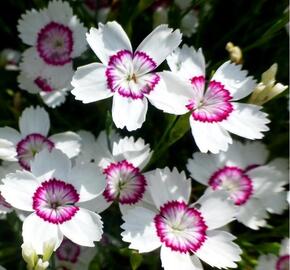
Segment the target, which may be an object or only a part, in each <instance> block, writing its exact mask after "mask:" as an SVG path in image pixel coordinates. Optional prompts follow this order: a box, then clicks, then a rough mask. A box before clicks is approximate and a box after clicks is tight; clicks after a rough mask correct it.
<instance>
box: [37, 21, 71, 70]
mask: <svg viewBox="0 0 290 270" xmlns="http://www.w3.org/2000/svg"><path fill="white" fill-rule="evenodd" d="M36 47H37V51H38V54H39V56H40V57H41V58H42V59H43V60H44V62H45V63H47V64H49V65H54V66H62V65H65V64H67V63H69V62H71V60H72V59H71V54H72V51H73V33H72V31H71V30H70V28H68V27H67V26H65V25H62V24H60V23H56V22H50V23H49V24H47V25H46V26H44V27H43V28H42V29H41V30H40V32H39V33H38V37H37V46H36Z"/></svg>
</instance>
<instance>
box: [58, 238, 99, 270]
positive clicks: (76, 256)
mask: <svg viewBox="0 0 290 270" xmlns="http://www.w3.org/2000/svg"><path fill="white" fill-rule="evenodd" d="M96 253H97V250H96V248H90V247H82V246H79V245H77V244H75V243H73V242H72V241H70V240H69V239H64V240H63V241H62V243H61V245H60V247H59V248H58V249H57V250H56V252H55V258H56V267H57V269H58V267H59V268H60V269H62V268H61V267H64V268H65V269H70V270H87V269H88V267H89V265H90V262H91V261H92V259H93V258H94V256H95V255H96Z"/></svg>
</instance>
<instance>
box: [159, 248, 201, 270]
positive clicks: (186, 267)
mask: <svg viewBox="0 0 290 270" xmlns="http://www.w3.org/2000/svg"><path fill="white" fill-rule="evenodd" d="M160 259H161V263H162V267H163V268H164V270H176V269H182V270H203V267H202V265H201V262H200V260H199V259H198V258H197V257H196V256H194V255H193V256H190V255H189V254H188V253H185V254H183V253H180V252H176V251H172V250H171V249H170V248H167V247H166V246H164V245H162V247H161V250H160Z"/></svg>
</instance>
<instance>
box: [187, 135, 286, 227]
mask: <svg viewBox="0 0 290 270" xmlns="http://www.w3.org/2000/svg"><path fill="white" fill-rule="evenodd" d="M268 154H269V153H268V151H267V149H266V147H265V145H263V144H262V143H259V142H247V143H245V144H242V143H240V142H238V141H235V142H234V143H233V145H231V146H230V147H229V149H228V151H227V152H221V153H220V154H218V155H214V154H203V153H194V154H193V159H189V160H188V164H187V169H188V170H189V172H190V173H191V176H192V178H193V179H195V180H196V181H198V182H200V183H201V184H203V185H206V186H209V188H208V189H207V191H208V192H209V193H212V192H215V191H217V190H224V191H225V192H227V194H228V196H229V199H230V200H231V201H233V202H234V203H235V204H236V205H237V206H238V208H239V212H238V214H237V220H238V221H239V222H241V223H243V224H244V225H245V226H247V227H249V228H251V229H253V230H257V229H259V227H261V226H265V225H266V221H265V219H266V218H268V213H267V211H268V212H270V213H276V214H281V213H282V212H283V210H284V209H285V208H286V207H287V202H286V191H285V190H284V188H283V186H284V185H285V184H287V179H288V176H287V175H288V161H287V160H286V159H282V158H277V159H274V160H273V161H271V162H269V163H268V164H266V160H267V159H268Z"/></svg>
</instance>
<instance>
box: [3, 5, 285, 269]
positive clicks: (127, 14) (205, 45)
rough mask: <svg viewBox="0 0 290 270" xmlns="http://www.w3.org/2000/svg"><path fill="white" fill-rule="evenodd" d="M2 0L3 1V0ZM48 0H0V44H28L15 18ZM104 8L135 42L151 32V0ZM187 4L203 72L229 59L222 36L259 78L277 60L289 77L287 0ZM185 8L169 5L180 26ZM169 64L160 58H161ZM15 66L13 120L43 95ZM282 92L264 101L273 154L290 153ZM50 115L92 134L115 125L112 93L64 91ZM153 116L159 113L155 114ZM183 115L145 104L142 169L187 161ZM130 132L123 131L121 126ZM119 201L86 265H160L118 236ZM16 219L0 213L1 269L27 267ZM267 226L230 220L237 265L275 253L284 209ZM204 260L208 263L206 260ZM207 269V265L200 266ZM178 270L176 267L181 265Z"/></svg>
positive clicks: (7, 106) (10, 89)
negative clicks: (148, 150) (85, 100)
mask: <svg viewBox="0 0 290 270" xmlns="http://www.w3.org/2000/svg"><path fill="white" fill-rule="evenodd" d="M4 2H5V3H4ZM47 2H48V1H46V0H33V1H28V0H26V1H12V0H10V1H2V2H1V10H0V15H1V16H0V31H1V37H2V39H1V40H2V42H1V45H0V46H1V50H2V49H4V48H8V47H9V48H13V49H15V50H19V51H23V50H24V49H25V48H26V47H25V46H24V45H23V44H22V43H21V41H20V39H19V38H18V37H17V30H16V25H17V20H18V19H19V17H20V15H21V14H22V13H24V12H25V10H26V9H31V8H36V9H38V8H41V7H44V6H46V5H47ZM69 2H70V4H71V5H72V7H73V8H74V11H75V13H76V14H77V15H78V16H79V17H80V19H81V20H82V21H83V22H84V24H85V25H86V26H87V27H90V26H96V25H97V20H96V18H95V17H91V16H89V15H88V14H87V12H86V10H85V9H84V7H83V5H82V1H81V0H71V1H69ZM114 2H116V3H115V6H114V9H112V11H111V13H110V14H109V19H110V20H117V21H118V22H120V23H121V24H122V26H123V27H124V29H125V30H126V31H127V33H128V35H129V37H130V38H131V40H132V44H133V47H135V48H136V46H137V45H138V44H139V42H140V41H142V40H143V38H144V37H145V36H146V35H147V34H149V33H150V32H151V30H152V27H153V22H152V13H153V10H152V8H151V7H150V6H151V4H152V3H153V2H154V1H153V0H140V1H137V0H136V1H133V0H120V1H114ZM192 7H194V8H196V9H197V10H198V14H199V26H198V28H197V32H196V34H194V35H193V36H192V37H190V38H186V37H185V38H184V43H186V44H188V45H194V46H195V47H196V48H199V47H202V49H203V52H204V53H205V56H206V60H207V61H208V62H207V64H208V67H207V68H208V74H210V72H211V71H212V70H215V69H216V68H217V67H218V66H219V65H220V64H221V63H222V62H224V61H226V60H227V59H228V54H227V52H226V51H225V49H224V48H225V45H226V43H227V42H228V41H232V42H234V43H235V44H236V45H238V46H240V48H241V49H242V50H243V53H244V66H245V68H246V69H248V70H249V73H250V74H251V75H253V76H254V77H255V78H256V79H257V80H259V79H260V76H261V73H262V72H264V71H265V70H266V69H268V68H269V66H270V65H271V64H273V63H274V62H277V63H278V65H279V70H278V78H277V80H278V81H280V82H282V83H283V84H287V83H288V81H289V78H288V73H289V66H288V56H289V52H288V35H287V32H286V29H285V25H286V24H287V23H288V21H289V18H288V16H289V14H288V11H285V10H286V8H287V7H288V1H286V0H281V1H277V0H255V1H245V0H236V1H233V0H192ZM189 10H190V9H188V10H186V11H183V12H181V11H180V10H179V9H178V8H177V7H176V6H175V5H174V4H171V5H170V11H169V24H170V26H172V27H179V25H180V20H181V19H182V17H183V16H185V15H186V12H188V11H189ZM95 61H96V57H95V56H94V55H93V53H92V51H91V50H88V52H86V53H84V55H83V56H82V57H80V58H79V59H78V60H77V61H76V63H75V67H77V66H80V65H84V64H87V63H91V62H95ZM162 67H164V68H167V66H166V64H163V66H162ZM17 75H18V72H15V71H6V70H4V69H3V67H2V68H0V126H11V127H15V128H17V126H18V117H19V115H20V114H21V112H22V110H23V109H24V108H25V107H26V106H29V105H37V104H40V105H42V106H44V104H43V103H42V101H41V100H40V99H39V98H38V97H36V96H34V95H30V94H28V93H26V92H24V91H21V90H20V89H19V87H18V85H17V80H16V78H17ZM288 107H289V105H288V92H287V93H284V94H282V95H280V96H278V97H277V98H276V99H274V100H272V101H270V102H269V103H267V104H265V111H266V112H267V113H269V115H270V119H271V124H270V129H271V131H270V132H268V133H267V134H266V136H265V138H264V139H263V141H264V142H265V143H266V144H267V145H268V148H269V149H270V151H271V158H275V157H288V154H289V153H288V151H289V150H288V149H289V147H288V143H289V142H288V136H289V129H288V128H289V127H288V125H289V122H288V110H287V108H288ZM46 110H47V111H48V112H49V114H50V117H51V123H52V130H51V131H52V133H54V132H59V131H65V130H68V129H70V130H73V131H76V130H79V129H87V130H90V131H92V132H93V133H94V134H95V135H98V133H99V132H100V131H101V130H103V129H105V130H106V133H107V134H110V133H111V131H112V129H113V128H114V124H113V122H112V117H111V113H110V112H111V101H108V100H105V101H100V102H97V103H92V104H87V105H84V104H82V103H81V102H79V101H75V100H74V98H73V97H72V96H69V97H68V99H67V101H66V103H65V104H64V105H63V106H61V107H58V108H56V109H49V108H46ZM157 119H158V120H157ZM189 130H190V126H189V121H188V115H183V116H178V117H176V116H172V115H165V116H164V114H163V113H162V112H161V111H156V110H155V109H154V108H152V106H151V107H150V109H149V112H148V115H147V120H146V122H145V123H144V125H143V127H142V129H141V130H139V131H136V132H134V133H133V135H136V136H142V137H143V138H144V140H145V141H146V142H148V143H150V144H151V145H152V146H153V149H154V155H153V157H152V160H151V161H150V163H149V164H148V166H147V167H146V170H149V169H153V168H156V167H162V166H166V165H168V166H170V167H173V165H176V166H177V167H178V169H180V170H184V169H185V161H186V160H187V159H188V158H189V157H191V155H192V153H193V152H194V151H196V150H197V148H196V146H195V145H194V142H193V139H192V136H191V134H190V131H189ZM120 133H121V134H122V135H128V134H129V133H128V132H126V131H121V132H120ZM202 192H203V188H202V187H200V186H196V187H194V194H192V197H194V198H197V197H198V196H199V195H200V194H202ZM118 211H119V209H118V208H117V206H113V208H112V209H111V208H110V210H109V212H107V211H106V212H105V213H104V224H106V225H105V233H106V236H108V242H107V243H105V244H97V249H98V252H97V255H96V257H95V258H94V260H93V261H92V263H91V265H90V270H104V269H106V270H111V269H112V270H113V269H122V270H131V269H132V270H137V269H138V270H145V269H150V270H159V269H161V266H160V260H159V251H156V252H152V253H150V254H145V255H140V254H138V253H136V252H135V251H132V250H130V249H128V248H127V246H128V244H126V243H123V242H122V241H121V239H120V232H121V229H120V223H121V217H120V214H119V212H118ZM21 224H22V223H21V221H20V220H19V219H18V217H17V216H16V214H15V213H12V214H8V216H7V219H6V220H0V265H4V266H5V267H7V269H9V270H10V269H13V270H15V269H25V265H24V263H23V261H22V260H21V249H20V245H21V242H22V240H21V235H20V232H21ZM269 224H270V225H269V227H268V228H263V229H261V230H259V231H257V232H253V231H251V230H249V229H247V228H245V227H244V226H242V225H239V224H234V225H231V230H232V231H233V234H235V235H236V236H237V243H238V244H239V245H240V246H241V247H242V249H243V252H244V253H243V256H242V257H243V260H242V262H241V263H240V264H239V269H243V270H250V269H254V267H255V265H256V263H257V258H258V256H259V255H261V254H265V253H274V254H277V253H278V250H279V247H280V245H279V243H280V241H281V239H282V238H283V237H286V236H287V235H288V226H289V224H288V217H287V214H284V215H280V216H277V215H275V216H274V215H272V216H271V218H270V219H269ZM205 267H206V266H205ZM205 269H207V268H205ZM180 270H182V269H180Z"/></svg>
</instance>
